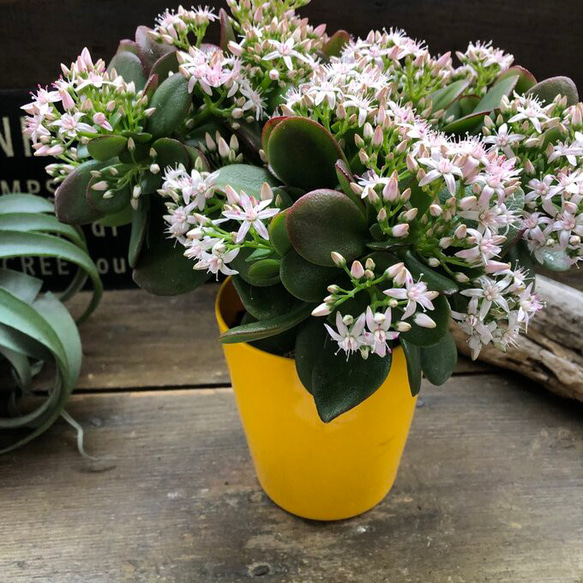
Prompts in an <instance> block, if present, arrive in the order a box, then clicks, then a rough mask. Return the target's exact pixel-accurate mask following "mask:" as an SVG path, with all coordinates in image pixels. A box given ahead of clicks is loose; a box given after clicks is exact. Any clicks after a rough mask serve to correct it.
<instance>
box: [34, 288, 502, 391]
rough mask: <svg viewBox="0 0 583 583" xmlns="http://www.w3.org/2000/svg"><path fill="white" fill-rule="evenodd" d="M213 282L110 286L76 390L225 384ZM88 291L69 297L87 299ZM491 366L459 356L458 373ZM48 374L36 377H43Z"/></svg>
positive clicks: (91, 328) (90, 326) (89, 336)
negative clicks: (174, 291)
mask: <svg viewBox="0 0 583 583" xmlns="http://www.w3.org/2000/svg"><path fill="white" fill-rule="evenodd" d="M216 293H217V286H216V285H205V286H203V287H202V288H200V289H198V290H196V291H195V292H193V293H191V294H186V295H182V296H177V297H171V298H168V297H157V296H152V295H149V294H147V293H145V292H143V291H140V290H124V291H109V292H107V293H106V294H105V295H104V298H103V302H102V304H101V306H100V307H99V309H98V311H97V312H96V313H95V314H94V315H93V317H92V318H90V319H89V320H88V321H87V322H85V323H84V324H83V325H82V326H81V338H82V341H83V353H84V356H85V358H84V361H83V370H82V372H81V377H80V378H79V382H78V385H77V387H78V390H95V389H134V388H140V387H149V388H152V387H192V386H212V385H215V386H216V385H226V384H229V371H228V370H227V366H226V363H225V361H224V358H223V352H222V349H221V345H220V344H219V342H218V329H217V326H216V323H215V319H214V299H215V296H216ZM87 300H88V297H87V295H86V293H82V294H79V296H77V297H76V298H74V299H73V301H72V302H71V303H70V307H71V309H72V311H73V313H76V312H80V310H82V309H83V307H84V306H85V305H86V303H87ZM488 370H492V368H491V367H490V366H489V365H486V364H483V363H473V362H471V361H470V360H468V359H466V358H463V357H462V358H460V363H459V366H458V371H457V372H458V373H459V374H469V373H476V372H484V371H488ZM48 378H49V375H48V374H46V375H45V376H44V377H42V378H41V379H40V381H39V382H38V383H37V386H38V387H42V386H43V385H45V384H46V383H47V379H48Z"/></svg>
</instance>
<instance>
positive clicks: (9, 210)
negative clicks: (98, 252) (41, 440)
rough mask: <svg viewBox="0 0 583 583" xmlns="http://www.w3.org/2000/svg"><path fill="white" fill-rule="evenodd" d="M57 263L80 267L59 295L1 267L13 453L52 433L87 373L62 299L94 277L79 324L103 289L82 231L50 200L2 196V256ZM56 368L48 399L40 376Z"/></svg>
mask: <svg viewBox="0 0 583 583" xmlns="http://www.w3.org/2000/svg"><path fill="white" fill-rule="evenodd" d="M30 257H41V258H56V259H59V260H62V261H66V262H69V263H70V264H72V265H74V266H76V268H77V270H76V274H75V276H74V277H73V279H72V281H71V283H70V285H69V286H68V287H67V289H66V290H65V291H64V292H62V293H61V294H60V295H59V296H56V295H54V294H53V293H51V292H50V291H48V290H43V289H42V288H43V281H42V280H41V279H39V278H37V277H33V276H31V275H28V274H26V273H23V272H21V271H15V270H13V269H10V268H7V267H3V268H0V361H2V362H3V363H6V364H7V365H8V366H9V368H10V369H11V370H12V372H13V380H14V382H13V384H12V385H10V384H9V385H7V386H4V387H2V388H0V453H5V452H8V451H12V450H14V449H16V448H17V447H19V446H21V445H23V444H25V443H27V442H29V441H30V440H32V439H34V438H35V437H38V436H39V435H41V434H42V433H43V432H44V431H46V430H47V429H48V428H49V427H50V426H51V425H52V424H53V423H54V422H55V421H56V420H57V419H58V417H59V416H60V415H63V416H65V417H66V418H67V419H69V420H70V418H69V417H68V416H67V414H66V412H65V410H64V408H65V405H66V403H67V399H68V398H69V395H70V394H71V392H72V391H73V389H74V388H75V384H76V382H77V378H78V376H79V371H80V369H81V358H82V354H81V341H80V338H79V333H78V331H77V326H76V325H75V321H74V320H73V318H72V317H71V316H70V314H69V312H68V311H67V309H66V307H65V306H64V305H63V303H62V302H64V301H66V300H68V299H70V298H71V297H72V296H73V295H74V294H76V293H77V292H78V291H79V290H81V289H82V288H83V286H84V284H85V282H86V281H87V279H90V280H91V284H92V287H93V295H92V298H91V301H90V302H89V305H88V307H87V308H86V310H85V312H84V313H83V314H82V316H81V317H80V319H79V321H82V320H84V319H85V318H87V317H88V316H89V315H90V314H91V312H92V311H93V310H94V309H95V308H96V307H97V305H98V303H99V300H100V298H101V294H102V285H101V281H100V279H99V275H98V272H97V268H96V266H95V264H94V263H93V262H92V261H91V259H90V257H89V255H88V253H87V246H86V244H85V239H84V237H83V234H82V232H81V230H80V229H79V228H77V227H72V226H69V225H64V224H62V223H60V222H59V221H58V220H57V219H56V218H55V216H54V208H53V205H52V203H50V202H49V201H47V200H45V199H43V198H41V197H38V196H33V195H30V194H7V195H3V196H0V259H1V260H2V261H3V262H4V263H8V264H9V265H10V261H11V260H18V259H19V258H30ZM45 365H47V366H48V365H53V366H54V383H53V386H52V387H51V388H50V389H49V391H48V394H47V395H46V396H44V397H42V396H40V395H38V394H33V393H32V392H31V384H32V380H33V377H34V376H35V375H36V374H37V373H38V372H39V371H40V370H41V368H42V367H43V366H45Z"/></svg>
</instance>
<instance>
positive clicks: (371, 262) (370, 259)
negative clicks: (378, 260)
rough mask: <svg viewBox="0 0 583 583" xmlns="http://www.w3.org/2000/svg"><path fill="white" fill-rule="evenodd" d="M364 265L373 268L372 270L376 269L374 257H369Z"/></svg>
mask: <svg viewBox="0 0 583 583" xmlns="http://www.w3.org/2000/svg"><path fill="white" fill-rule="evenodd" d="M364 266H365V267H366V269H371V270H372V271H374V268H375V267H376V265H375V262H374V261H373V259H372V257H369V258H368V259H367V260H366V262H365V264H364Z"/></svg>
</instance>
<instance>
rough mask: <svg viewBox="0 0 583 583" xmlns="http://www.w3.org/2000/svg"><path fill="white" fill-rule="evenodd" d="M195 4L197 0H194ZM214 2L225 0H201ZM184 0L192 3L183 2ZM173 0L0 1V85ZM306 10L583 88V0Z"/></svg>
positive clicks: (63, 58)
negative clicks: (478, 50)
mask: <svg viewBox="0 0 583 583" xmlns="http://www.w3.org/2000/svg"><path fill="white" fill-rule="evenodd" d="M193 3H195V4H196V3H197V2H196V1H195V0H193ZM203 3H204V4H209V5H211V6H215V7H219V6H223V5H224V1H223V0H206V1H205V2H203ZM185 4H187V5H188V4H189V3H188V2H185ZM176 5H177V2H172V1H167V0H123V1H120V0H94V1H92V2H90V1H88V0H0V39H2V40H1V43H2V50H0V89H6V88H29V87H34V86H36V84H37V83H41V84H46V83H49V82H50V81H52V80H53V79H54V78H55V76H56V75H57V74H58V72H59V68H58V64H59V63H60V62H66V63H69V62H70V61H71V60H72V59H73V58H74V57H75V56H76V55H77V54H78V53H79V50H80V49H81V48H82V47H84V46H88V47H89V49H90V50H91V52H92V53H94V54H95V55H98V56H102V57H106V58H109V57H111V56H112V55H113V53H114V51H115V48H116V46H117V43H118V41H119V39H121V38H124V37H132V36H133V32H134V30H135V28H136V26H137V25H139V24H148V25H150V24H151V23H152V22H153V21H154V18H155V16H156V15H157V14H158V13H159V12H160V11H162V10H163V9H164V8H166V7H167V6H176ZM303 13H304V14H305V15H306V16H309V17H310V18H311V19H312V20H313V22H314V23H315V24H319V23H321V22H327V23H328V30H329V31H330V32H332V31H334V30H336V29H338V28H345V29H348V30H350V31H351V32H353V33H354V34H366V32H367V31H368V30H369V29H370V28H371V27H377V28H379V27H383V26H385V27H391V26H395V27H401V28H404V29H405V30H406V31H407V32H408V33H409V34H410V35H411V36H414V37H416V38H423V39H425V40H427V42H428V43H429V46H430V47H431V48H432V50H433V51H434V52H445V51H447V50H458V49H464V48H465V46H466V45H467V43H468V41H469V40H475V39H482V40H490V39H491V40H493V41H494V43H496V44H497V45H498V46H500V47H502V48H504V49H506V50H507V51H509V52H512V53H513V54H514V55H515V56H516V59H517V62H518V63H520V64H522V65H523V66H525V67H527V68H528V69H530V70H532V72H533V73H534V74H535V75H536V76H537V77H539V78H544V77H548V76H551V75H558V74H561V75H568V76H571V77H572V78H573V79H574V80H575V81H576V82H577V84H578V85H579V86H580V87H583V71H582V70H581V55H582V53H583V51H582V49H583V35H582V34H581V30H582V29H583V2H582V1H581V0H561V1H560V2H559V1H558V0H550V1H549V0H392V1H391V0H389V1H387V0H312V3H311V4H310V5H309V6H307V7H306V8H305V9H304V10H303Z"/></svg>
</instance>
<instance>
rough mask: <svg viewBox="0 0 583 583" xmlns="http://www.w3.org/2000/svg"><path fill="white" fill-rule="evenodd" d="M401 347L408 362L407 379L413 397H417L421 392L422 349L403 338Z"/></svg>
mask: <svg viewBox="0 0 583 583" xmlns="http://www.w3.org/2000/svg"><path fill="white" fill-rule="evenodd" d="M401 346H402V347H403V352H404V353H405V359H406V360H407V378H408V379H409V389H410V390H411V396H413V397H416V396H417V395H418V394H419V391H420V390H421V348H419V346H417V345H415V344H410V343H409V342H407V341H406V340H403V339H402V338H401Z"/></svg>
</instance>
